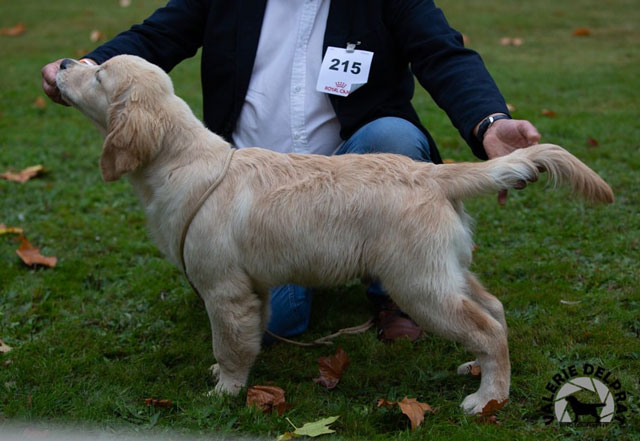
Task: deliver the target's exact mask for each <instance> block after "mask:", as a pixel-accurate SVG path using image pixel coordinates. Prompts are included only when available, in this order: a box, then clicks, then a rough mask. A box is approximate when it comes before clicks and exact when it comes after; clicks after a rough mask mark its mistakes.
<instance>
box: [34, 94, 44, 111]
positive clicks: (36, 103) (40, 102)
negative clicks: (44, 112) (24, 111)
mask: <svg viewBox="0 0 640 441" xmlns="http://www.w3.org/2000/svg"><path fill="white" fill-rule="evenodd" d="M33 105H34V107H37V108H38V109H44V108H45V107H47V102H46V101H45V100H44V98H42V97H41V96H39V97H38V98H36V99H35V100H34V101H33Z"/></svg>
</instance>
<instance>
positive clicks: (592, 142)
mask: <svg viewBox="0 0 640 441" xmlns="http://www.w3.org/2000/svg"><path fill="white" fill-rule="evenodd" d="M587 144H589V145H590V146H591V147H598V146H599V145H600V143H599V142H598V140H597V139H595V138H591V137H589V138H587Z"/></svg>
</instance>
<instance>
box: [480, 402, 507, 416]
mask: <svg viewBox="0 0 640 441" xmlns="http://www.w3.org/2000/svg"><path fill="white" fill-rule="evenodd" d="M507 401H509V398H507V399H506V400H504V401H498V400H491V401H489V402H488V403H487V404H486V405H485V406H484V407H483V408H482V412H480V416H490V415H495V414H496V412H498V411H499V410H500V409H502V408H503V407H504V405H505V404H507Z"/></svg>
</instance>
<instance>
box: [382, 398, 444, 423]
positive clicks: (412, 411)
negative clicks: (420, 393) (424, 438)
mask: <svg viewBox="0 0 640 441" xmlns="http://www.w3.org/2000/svg"><path fill="white" fill-rule="evenodd" d="M395 405H397V406H398V407H400V410H401V411H402V413H403V414H405V415H406V416H407V417H408V418H409V420H410V421H411V430H412V431H413V430H415V428H416V427H418V426H419V425H420V424H422V422H423V421H424V414H425V412H432V413H433V409H432V408H431V406H429V405H428V404H427V403H421V402H419V401H418V400H416V399H415V398H407V397H404V399H403V400H402V401H387V400H386V399H384V398H380V399H379V400H378V407H382V406H395Z"/></svg>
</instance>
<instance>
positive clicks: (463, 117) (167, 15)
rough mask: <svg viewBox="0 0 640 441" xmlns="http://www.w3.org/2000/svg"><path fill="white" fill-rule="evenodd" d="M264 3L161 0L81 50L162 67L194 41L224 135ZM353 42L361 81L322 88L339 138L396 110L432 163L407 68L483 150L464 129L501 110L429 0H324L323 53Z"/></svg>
mask: <svg viewBox="0 0 640 441" xmlns="http://www.w3.org/2000/svg"><path fill="white" fill-rule="evenodd" d="M288 1H303V0H288ZM266 2H267V0H170V1H169V3H168V4H167V5H166V6H165V7H164V8H161V9H158V10H157V11H156V12H154V13H153V15H151V16H150V17H149V18H148V19H146V20H145V21H144V22H143V23H142V24H140V25H136V26H133V27H132V28H131V29H130V30H128V31H125V32H123V33H121V34H119V35H117V36H116V37H115V38H114V39H113V40H111V41H109V42H107V43H105V44H103V45H102V46H100V47H99V48H97V49H96V50H95V51H93V52H91V53H90V54H88V55H87V57H88V58H91V59H93V60H95V61H97V62H98V63H102V62H104V61H106V60H107V59H109V58H111V57H113V56H115V55H120V54H134V55H139V56H141V57H142V58H145V59H146V60H148V61H150V62H152V63H154V64H157V65H159V66H160V67H162V68H163V69H164V70H165V71H167V72H168V71H170V70H171V69H172V68H173V67H174V66H175V65H176V64H178V63H179V62H180V61H182V60H184V59H186V58H189V57H192V56H194V55H195V54H196V52H197V51H198V49H199V48H200V47H202V65H201V75H202V89H203V101H204V122H205V124H206V125H207V127H208V128H209V129H210V130H212V131H214V132H216V133H218V134H219V135H221V136H223V137H224V138H226V139H228V140H229V139H231V134H232V133H233V130H234V128H235V125H236V121H237V120H238V116H239V115H240V110H241V108H242V105H243V103H244V98H245V94H246V92H247V89H248V87H249V80H250V77H251V72H252V70H253V63H254V60H255V55H256V51H257V47H258V40H259V37H260V28H261V26H262V19H263V17H264V11H265V6H266ZM271 38H280V36H279V35H273V36H271ZM358 42H359V45H358V46H357V48H358V49H362V50H368V51H372V52H373V53H374V56H373V62H372V66H371V72H370V74H369V82H368V83H367V84H366V85H365V86H363V87H361V88H360V89H358V90H357V91H355V92H354V93H352V94H351V95H349V96H348V97H341V96H334V95H331V96H330V99H331V103H332V104H333V108H334V109H335V112H336V115H337V117H338V120H339V121H340V124H341V131H340V135H341V137H342V138H343V139H347V138H349V137H350V136H351V135H352V134H353V133H354V132H355V131H356V130H358V129H359V128H360V127H362V126H363V125H364V124H366V123H368V122H370V121H372V120H374V119H377V118H380V117H383V116H397V117H401V118H405V119H407V120H409V121H411V122H412V123H414V124H415V125H416V126H418V127H420V129H421V130H423V131H424V132H425V133H426V134H427V136H428V137H429V140H430V141H431V145H432V151H431V158H432V160H433V161H434V162H440V156H439V154H438V152H437V150H436V148H435V143H434V142H433V140H432V139H431V136H430V135H429V134H428V132H427V131H426V129H425V128H424V127H423V126H422V124H421V123H420V120H419V118H418V115H417V114H416V112H415V110H414V109H413V107H412V105H411V98H412V96H413V92H414V79H413V76H412V73H413V75H415V76H416V78H417V79H418V81H419V82H420V84H421V85H422V86H423V87H424V88H425V89H426V90H427V91H428V92H429V93H430V94H431V96H432V97H433V99H434V100H435V102H436V103H437V104H438V105H439V106H440V107H441V108H443V109H444V110H445V111H446V112H447V114H448V116H449V118H450V119H451V121H452V122H453V124H454V125H455V127H456V128H457V129H458V130H459V131H460V134H461V135H462V137H463V138H464V139H465V140H466V141H467V143H468V144H469V145H470V146H471V148H472V150H473V152H474V153H475V155H476V156H478V157H479V158H481V159H486V153H485V151H484V149H483V148H482V145H481V144H480V143H479V142H478V141H477V140H476V139H475V137H474V136H473V133H472V132H473V128H474V127H475V125H476V124H477V123H478V122H480V120H481V119H482V118H484V117H485V116H488V115H489V114H491V113H496V112H502V113H508V110H507V108H506V105H505V102H504V99H503V98H502V95H501V94H500V92H499V90H498V88H497V87H496V85H495V83H494V81H493V80H492V78H491V76H490V75H489V73H488V72H487V70H486V68H485V66H484V64H483V62H482V60H481V59H480V57H479V56H478V54H477V53H475V52H474V51H471V50H469V49H466V48H464V46H463V44H462V37H461V35H460V33H458V32H457V31H455V30H453V29H452V28H451V27H449V25H448V23H447V21H446V19H445V17H444V15H443V14H442V11H440V9H438V8H436V6H435V5H434V3H433V1H431V0H331V7H330V9H329V17H328V19H327V28H326V31H325V36H324V45H323V54H324V51H325V50H326V48H327V46H336V47H341V48H344V47H346V46H347V43H358Z"/></svg>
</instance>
